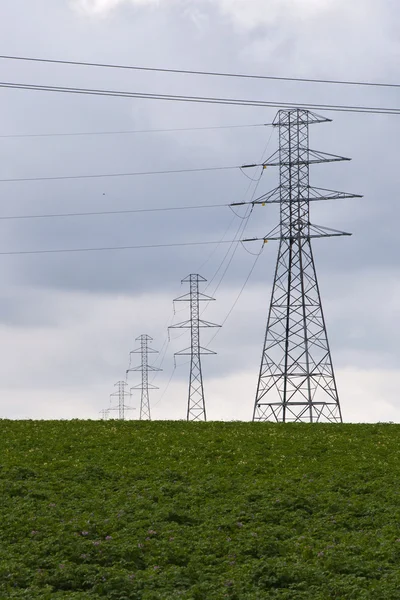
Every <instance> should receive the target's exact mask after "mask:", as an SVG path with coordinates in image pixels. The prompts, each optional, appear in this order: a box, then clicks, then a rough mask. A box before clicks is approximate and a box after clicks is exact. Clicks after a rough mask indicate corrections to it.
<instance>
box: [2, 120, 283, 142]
mask: <svg viewBox="0 0 400 600" xmlns="http://www.w3.org/2000/svg"><path fill="white" fill-rule="evenodd" d="M270 126H272V123H254V124H252V125H210V126H207V127H175V128H171V129H126V130H121V131H76V132H72V133H68V132H55V133H10V134H3V135H0V138H2V139H9V138H13V139H15V138H52V137H76V136H91V135H94V136H97V135H132V134H141V133H176V132H180V131H182V132H183V131H211V130H215V129H246V128H247V129H250V128H252V127H270Z"/></svg>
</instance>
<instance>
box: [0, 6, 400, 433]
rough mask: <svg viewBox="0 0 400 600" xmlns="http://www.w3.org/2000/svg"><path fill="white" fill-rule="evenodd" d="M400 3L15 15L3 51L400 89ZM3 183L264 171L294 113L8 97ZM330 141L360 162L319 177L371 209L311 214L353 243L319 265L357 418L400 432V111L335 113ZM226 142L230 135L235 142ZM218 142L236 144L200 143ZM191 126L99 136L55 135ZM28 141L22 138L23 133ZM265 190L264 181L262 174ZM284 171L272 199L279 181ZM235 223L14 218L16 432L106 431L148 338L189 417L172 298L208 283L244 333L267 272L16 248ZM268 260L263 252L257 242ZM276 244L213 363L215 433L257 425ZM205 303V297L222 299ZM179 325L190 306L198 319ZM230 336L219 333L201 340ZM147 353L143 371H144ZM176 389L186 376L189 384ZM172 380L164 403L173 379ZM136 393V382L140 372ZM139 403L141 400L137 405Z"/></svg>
mask: <svg viewBox="0 0 400 600" xmlns="http://www.w3.org/2000/svg"><path fill="white" fill-rule="evenodd" d="M399 18H400V7H399V6H398V2H397V0H381V1H380V2H379V3H378V2H376V1H375V0H353V1H352V2H348V1H347V0H59V1H58V2H54V0H35V2H31V1H29V0H13V2H9V1H8V0H0V39H1V52H0V54H2V55H16V56H32V57H45V58H54V59H61V60H72V61H88V62H100V63H117V64H128V65H129V64H130V65H141V66H148V67H164V68H177V69H189V70H190V69H191V70H205V71H207V70H213V71H215V70H216V71H225V72H242V73H259V74H265V75H278V76H289V77H290V76H292V77H306V78H324V79H340V80H348V79H354V80H358V81H360V80H364V81H387V82H393V83H398V64H399V60H400V34H399V27H398V23H399ZM0 80H1V81H3V82H17V83H26V84H44V85H58V86H77V87H88V88H102V89H115V90H125V91H139V92H149V93H162V94H168V93H170V94H183V95H200V96H220V97H228V96H229V97H236V98H253V99H254V98H255V99H263V100H269V101H276V102H313V103H328V104H362V105H370V106H399V90H398V89H396V88H393V89H388V88H386V89H385V88H368V87H350V86H329V85H315V84H306V83H303V84H301V83H293V82H274V81H266V80H249V79H227V78H211V77H205V76H190V75H179V74H175V75H171V74H165V73H154V72H144V71H127V70H117V69H100V68H97V69H96V68H90V67H78V66H68V65H51V64H42V63H30V62H21V61H10V60H4V59H3V60H0ZM0 109H1V116H2V119H1V127H0V135H1V137H0V158H1V162H0V179H3V180H4V179H18V178H22V179H24V178H25V179H26V178H35V177H54V176H63V175H88V174H111V173H129V172H138V171H139V172H141V171H161V170H179V169H196V168H202V167H218V166H235V165H242V164H245V163H252V162H260V160H261V158H262V157H263V156H267V155H268V153H270V154H272V153H273V152H274V150H275V149H276V148H277V136H276V132H273V131H272V130H271V128H269V127H263V126H258V127H243V128H237V127H231V126H237V125H261V124H263V123H269V122H271V121H272V120H273V118H274V115H275V112H276V110H275V109H266V108H257V107H240V106H236V107H235V106H218V105H206V104H183V103H175V102H162V101H156V100H144V99H126V98H125V99H124V98H113V97H102V98H101V97H96V96H77V95H72V94H55V93H44V92H38V91H22V90H12V89H2V90H1V91H0ZM325 114H326V116H329V117H331V118H333V122H332V123H329V124H324V125H318V126H314V127H313V128H312V130H311V133H310V135H311V146H312V147H313V148H316V149H319V150H323V151H326V152H330V153H337V154H340V155H344V156H348V157H352V159H353V160H352V162H345V163H338V164H331V165H327V166H316V167H314V169H313V171H312V174H311V183H313V184H315V185H318V186H321V187H326V188H332V189H338V190H343V191H348V192H354V193H360V194H363V195H364V198H363V199H352V200H338V201H334V202H331V203H321V204H320V205H318V206H317V205H316V204H314V205H312V207H311V209H312V221H313V222H316V223H318V224H323V225H326V226H328V227H336V228H339V229H344V230H347V231H351V232H352V233H353V236H352V237H350V238H340V239H327V240H316V241H315V243H314V254H315V258H316V266H317V271H318V275H319V280H320V286H321V293H322V298H323V304H324V310H325V317H326V321H327V327H328V335H329V338H330V342H331V347H332V354H333V360H334V365H335V371H336V376H337V383H338V388H339V394H340V400H341V405H342V411H343V415H344V419H345V420H346V421H396V422H399V421H400V396H399V392H398V381H399V379H400V366H399V360H398V356H399V347H400V318H399V317H400V309H399V305H400V278H399V271H400V269H399V267H400V265H399V247H400V246H399V245H400V240H399V238H398V226H397V220H398V219H399V217H400V209H399V203H398V187H399V186H398V150H397V145H398V138H399V133H400V121H399V119H400V117H398V116H377V115H361V114H348V113H325ZM221 126H227V127H226V128H221ZM196 127H197V128H205V127H219V129H198V130H193V129H192V128H196ZM182 128H183V129H190V130H189V131H169V132H166V131H164V132H160V131H158V132H153V133H136V134H134V133H125V134H112V135H111V134H110V135H91V136H89V135H88V136H48V137H40V136H39V137H13V136H26V135H30V136H32V135H36V134H54V133H78V132H106V131H108V132H115V131H125V132H126V131H132V130H150V129H151V130H154V129H155V130H160V129H173V130H176V129H182ZM10 136H11V137H10ZM246 174H247V175H250V177H252V178H257V177H258V176H259V171H252V172H246ZM276 175H277V174H276V173H275V172H274V171H273V170H272V169H271V170H268V169H267V170H266V171H265V172H264V174H263V176H262V179H261V181H260V183H259V186H258V190H257V192H256V193H257V194H260V193H264V192H267V191H268V190H269V189H271V188H273V187H274V186H275V185H276ZM255 185H256V184H255V182H254V181H251V180H249V179H248V178H246V177H245V175H243V173H242V172H241V171H240V170H239V169H233V170H227V171H214V172H209V171H207V172H198V173H183V174H170V175H154V176H142V177H139V176H138V177H109V178H93V179H72V180H68V179H67V180H56V181H19V182H15V181H14V182H4V181H2V182H0V193H1V206H2V208H1V213H0V217H4V216H18V215H19V216H22V215H38V214H54V213H71V212H90V211H110V210H130V209H140V208H146V207H147V208H149V207H150V208H155V207H159V208H161V207H176V206H177V207H179V206H181V207H183V206H198V205H203V204H206V205H209V204H228V203H230V202H240V201H243V200H249V199H251V197H252V194H253V193H254V191H255ZM243 214H244V213H243V212H241V211H238V216H235V215H233V213H232V212H231V211H230V209H229V208H228V207H220V208H212V209H201V210H181V211H175V212H160V213H157V212H155V213H144V214H137V213H136V214H125V215H103V216H86V217H64V218H57V219H56V218H46V219H0V231H1V241H0V276H1V282H2V284H1V288H0V353H1V363H0V386H1V395H0V417H2V418H40V419H43V418H45V419H47V418H63V419H69V418H98V417H99V411H101V409H103V408H106V407H108V406H109V394H110V393H111V392H112V391H113V385H114V383H115V382H116V381H118V380H120V379H124V377H125V370H126V369H127V367H128V364H129V351H130V350H133V349H135V348H136V347H137V342H135V338H136V337H138V336H139V335H140V334H142V333H147V334H149V335H151V336H152V337H153V338H154V342H153V346H154V348H155V349H159V350H162V349H163V352H162V353H161V355H160V358H159V359H158V360H159V362H160V360H161V359H162V368H163V372H162V373H160V374H159V375H158V377H157V379H156V381H155V383H156V384H157V385H158V386H159V388H160V389H159V390H158V391H156V392H154V393H153V395H152V402H153V404H154V408H153V417H154V418H159V419H166V418H172V419H179V418H184V417H185V414H186V402H187V382H188V365H187V364H183V363H184V362H185V360H184V359H182V358H181V359H179V360H178V366H177V368H176V370H175V371H173V369H174V360H173V354H174V352H176V351H178V350H181V349H183V348H185V347H186V346H187V345H188V333H185V334H184V335H183V336H182V337H178V336H179V335H180V332H178V333H176V332H175V333H174V334H173V335H172V336H171V337H172V340H171V342H170V343H169V344H167V333H166V332H167V326H168V325H169V324H171V323H173V322H175V323H176V322H179V321H182V320H184V319H185V318H186V316H187V312H184V311H182V312H179V313H177V314H176V315H174V313H173V305H172V300H173V298H174V297H176V296H179V295H181V294H182V293H185V292H186V288H185V287H184V286H181V283H180V281H181V279H183V278H184V277H185V276H186V275H188V274H189V273H200V274H201V275H203V276H204V277H205V278H206V279H207V280H208V282H209V283H208V284H206V285H208V287H207V292H206V293H210V294H214V293H215V298H216V302H213V303H210V305H209V306H208V307H207V310H206V312H205V313H204V314H205V318H207V320H210V321H213V322H216V323H221V322H223V321H224V320H225V318H226V316H227V314H228V313H229V311H230V310H231V308H232V306H233V304H234V303H235V301H236V300H237V298H238V294H239V292H240V290H241V288H242V286H243V284H244V282H245V280H246V278H247V276H248V274H249V271H250V269H251V268H252V266H253V264H254V260H255V257H254V255H253V254H250V253H249V252H247V251H246V249H244V248H242V246H238V247H237V250H236V252H235V254H234V256H233V258H232V260H231V262H230V264H229V268H228V269H226V267H227V264H228V262H229V261H230V258H231V255H229V254H228V256H226V253H227V251H228V249H229V246H227V245H223V244H221V245H218V246H213V245H210V246H193V247H183V248H179V247H177V248H169V249H147V250H146V249H144V250H126V251H108V252H106V251H105V252H93V253H92V252H87V253H71V254H50V255H44V254H39V255H7V254H5V255H1V253H3V252H13V251H19V250H21V251H23V250H42V249H57V248H83V247H87V248H89V247H109V246H124V245H125V246H132V245H147V244H164V243H165V244H169V243H181V242H182V243H185V242H193V241H207V240H221V239H223V238H224V239H232V238H233V237H234V236H235V235H236V233H237V231H238V230H239V228H240V227H241V226H242V225H243V223H244V221H243V220H242V219H241V217H242V216H243ZM278 216H279V215H278V213H277V210H276V207H273V206H272V207H257V208H256V209H255V210H254V212H253V214H252V217H251V219H250V220H249V222H248V224H247V227H246V230H245V232H244V235H245V236H246V237H252V236H258V237H259V236H263V235H265V234H266V233H267V232H268V231H269V230H270V229H271V228H272V227H273V226H274V225H275V224H276V223H277V220H278ZM246 248H247V249H248V250H250V252H253V253H254V252H257V251H258V250H259V245H258V246H257V244H254V245H251V246H246ZM277 249H278V248H277V245H276V244H274V243H270V244H268V245H267V246H265V248H264V250H263V253H262V255H261V256H260V258H259V260H258V261H257V263H256V267H255V268H254V271H253V273H252V276H251V278H250V280H249V283H248V285H247V286H246V287H245V289H244V291H243V293H242V295H241V296H240V298H239V300H238V302H237V304H236V306H235V309H234V310H233V312H232V313H231V315H230V317H229V319H228V320H227V321H226V323H225V325H224V327H223V328H222V329H221V331H219V332H218V335H217V336H216V337H215V340H213V341H212V342H211V343H210V348H212V349H213V350H214V351H216V352H217V353H218V354H217V355H216V356H210V357H205V358H204V361H203V371H204V385H205V392H206V403H207V410H208V416H209V418H210V419H224V420H232V419H243V420H248V419H250V418H251V415H252V410H253V404H254V395H255V390H256V385H257V376H258V370H259V362H260V357H261V351H262V343H263V338H264V331H265V324H266V316H267V310H268V305H269V300H270V292H271V284H272V278H273V272H274V266H275V262H276V256H277ZM204 287H205V286H204ZM177 309H178V310H180V309H185V306H183V305H180V306H178V307H177ZM212 335H214V332H211V333H210V332H207V334H205V336H204V340H203V341H204V345H206V344H207V343H208V341H209V340H210V339H211V337H212ZM136 358H137V359H139V356H138V357H136ZM171 375H173V376H172V378H171ZM168 382H170V383H169V386H168V387H167V384H168ZM129 383H130V384H131V385H135V384H137V383H139V380H138V377H137V375H135V374H132V375H131V377H130V379H129ZM132 401H133V405H134V406H136V407H137V406H138V401H139V395H138V393H137V392H136V393H135V395H134V396H133V399H132Z"/></svg>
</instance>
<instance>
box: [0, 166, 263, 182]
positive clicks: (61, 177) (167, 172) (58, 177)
mask: <svg viewBox="0 0 400 600" xmlns="http://www.w3.org/2000/svg"><path fill="white" fill-rule="evenodd" d="M258 166H260V165H242V166H239V165H236V166H226V167H199V168H194V169H166V170H164V171H135V172H133V173H99V174H94V175H55V176H54V177H12V178H8V179H0V183H14V182H16V181H61V180H65V179H100V178H104V177H138V176H144V175H170V174H177V173H202V172H204V171H229V170H234V169H243V168H248V167H258Z"/></svg>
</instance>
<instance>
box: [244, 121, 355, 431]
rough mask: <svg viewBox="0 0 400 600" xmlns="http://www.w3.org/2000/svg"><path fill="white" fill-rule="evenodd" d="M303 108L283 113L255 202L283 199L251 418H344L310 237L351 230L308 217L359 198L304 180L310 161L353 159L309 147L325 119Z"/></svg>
mask: <svg viewBox="0 0 400 600" xmlns="http://www.w3.org/2000/svg"><path fill="white" fill-rule="evenodd" d="M328 121H330V119H326V118H324V117H321V116H319V115H317V114H314V113H312V112H310V111H308V110H303V109H292V110H280V111H279V112H278V114H277V117H276V118H275V121H274V125H275V127H277V128H278V129H279V150H278V151H277V152H275V153H274V154H273V155H272V156H271V157H270V158H269V159H267V161H266V162H265V163H264V167H266V166H279V175H280V185H279V187H277V188H275V189H273V190H272V191H270V192H268V193H267V194H264V195H263V196H262V197H261V198H258V199H257V200H256V201H254V204H266V203H272V202H277V203H279V204H280V214H281V217H280V225H279V226H278V227H276V228H275V229H273V230H272V231H271V232H270V233H269V234H268V235H267V236H265V238H264V241H267V240H274V239H275V240H279V242H280V244H279V252H278V260H277V265H276V271H275V279H274V284H273V289H272V297H271V304H270V309H269V315H268V322H267V329H266V334H265V341H264V347H263V353H262V360H261V368H260V374H259V379H258V386H257V393H256V399H255V405H254V413H253V420H254V421H269V420H272V421H283V422H287V421H295V422H299V421H307V422H318V421H328V422H333V423H337V422H342V413H341V408H340V403H339V396H338V392H337V387H336V380H335V375H334V371H333V365H332V358H331V351H330V347H329V343H328V337H327V333H326V326H325V319H324V314H323V311H322V304H321V296H320V291H319V286H318V281H317V275H316V271H315V264H314V256H313V253H312V248H311V239H312V238H321V237H333V236H341V235H350V234H347V233H345V232H341V231H336V230H333V229H329V228H327V227H321V226H318V225H314V224H312V223H311V222H310V217H309V210H310V202H313V201H317V200H334V199H338V198H361V196H359V195H358V194H347V193H342V192H337V191H334V190H327V189H323V188H316V187H312V186H310V183H309V167H310V165H311V164H317V163H328V162H336V161H343V160H350V159H348V158H344V157H342V156H335V155H332V154H326V153H324V152H317V151H315V150H311V149H310V147H309V125H311V124H314V123H324V122H328Z"/></svg>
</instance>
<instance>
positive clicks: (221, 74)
mask: <svg viewBox="0 0 400 600" xmlns="http://www.w3.org/2000/svg"><path fill="white" fill-rule="evenodd" d="M0 58H1V59H4V60H18V61H30V62H38V63H51V64H58V65H74V66H84V67H101V68H106V69H124V70H131V71H150V72H157V73H176V74H182V75H205V76H212V77H233V78H241V79H264V80H272V81H295V82H299V83H323V84H334V85H352V86H371V87H388V88H399V87H400V84H399V83H388V82H380V81H352V80H338V79H317V78H308V77H282V76H279V77H278V76H274V75H252V74H248V73H226V72H217V71H195V70H189V69H167V68H159V67H142V66H136V65H119V64H110V63H95V62H84V61H74V60H55V59H49V58H35V57H29V56H11V55H1V56H0Z"/></svg>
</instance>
